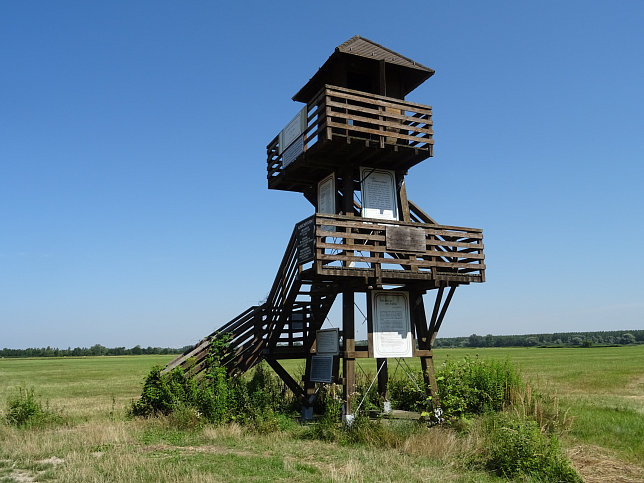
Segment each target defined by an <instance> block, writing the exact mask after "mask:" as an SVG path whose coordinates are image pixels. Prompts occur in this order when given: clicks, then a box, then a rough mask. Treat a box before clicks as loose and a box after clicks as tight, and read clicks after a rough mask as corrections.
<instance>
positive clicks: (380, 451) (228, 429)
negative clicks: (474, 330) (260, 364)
mask: <svg viewBox="0 0 644 483" xmlns="http://www.w3.org/2000/svg"><path fill="white" fill-rule="evenodd" d="M465 356H469V357H480V358H490V359H509V360H510V361H512V363H513V364H514V365H515V366H516V367H518V368H519V369H520V370H521V372H522V374H523V375H524V378H525V379H526V380H527V381H530V383H531V386H532V387H533V390H534V391H537V392H541V393H543V394H547V395H548V396H549V397H551V398H555V397H556V400H557V402H558V405H559V408H560V411H566V410H568V413H567V417H570V418H573V419H574V421H573V425H572V428H571V430H570V431H569V432H568V433H567V434H566V435H564V437H563V438H562V445H563V447H564V449H565V451H566V453H567V454H568V456H569V457H570V458H571V459H572V461H573V464H574V466H575V467H576V468H577V470H578V471H579V472H580V474H581V475H582V476H583V477H584V479H585V480H586V481H606V480H616V478H621V479H619V481H644V472H643V469H642V466H644V465H643V464H642V461H644V346H624V347H592V348H559V349H540V348H516V349H515V348H509V349H506V348H498V349H496V348H495V349H491V348H490V349H441V350H437V351H436V365H437V366H440V364H441V363H442V362H443V361H445V360H447V359H462V358H463V357H465ZM172 357H173V356H123V357H87V358H39V359H0V412H2V411H4V409H5V406H6V401H7V399H8V398H10V397H11V396H12V395H15V394H16V393H17V391H18V389H19V388H33V389H34V390H35V393H36V394H37V395H38V396H39V398H40V399H41V401H43V402H44V403H45V404H46V405H47V406H49V407H50V408H52V409H53V410H54V411H56V412H58V413H59V414H60V415H61V418H62V421H63V423H61V424H58V425H55V426H52V427H45V428H35V429H16V428H13V427H10V426H8V425H6V424H0V482H4V481H44V480H55V481H197V480H199V481H246V480H249V479H250V480H253V481H273V480H285V481H299V480H305V479H306V480H316V481H347V480H359V481H360V480H366V481H400V480H408V481H445V480H454V481H499V480H498V478H495V477H492V476H489V475H487V474H486V473H483V472H476V471H469V470H466V469H464V468H463V466H462V465H460V464H459V458H460V457H461V456H460V455H461V454H462V452H463V449H464V448H466V447H467V446H468V445H471V444H472V441H468V440H467V438H466V437H459V436H458V435H456V434H455V432H453V431H449V430H446V429H444V428H440V427H434V428H430V429H428V430H427V431H426V432H425V433H424V434H420V435H416V436H414V437H412V438H411V439H410V440H409V441H408V442H406V443H405V445H404V446H403V447H398V448H382V447H365V446H340V445H337V444H335V443H325V442H323V441H317V440H303V439H302V438H298V437H297V434H298V429H297V425H296V424H295V423H291V424H292V425H291V426H289V427H285V428H281V429H280V428H277V429H276V430H275V431H274V432H270V433H265V434H262V433H257V432H253V431H250V430H248V429H246V428H244V427H240V426H237V425H234V424H233V425H226V426H220V427H216V426H210V425H206V426H203V427H199V428H198V429H194V428H193V429H186V427H185V421H181V420H177V418H173V417H167V418H159V419H150V420H145V419H134V420H131V419H127V418H126V409H127V407H128V405H129V403H130V401H131V400H132V399H134V398H136V397H138V395H139V394H140V392H141V387H142V382H143V379H144V377H145V376H146V374H147V373H148V371H149V369H150V368H151V366H153V365H154V364H164V363H166V362H168V361H169V360H171V359H172ZM408 363H409V364H410V366H411V367H412V369H417V368H418V366H417V363H416V361H412V360H410V361H408ZM287 368H288V369H289V370H290V371H292V372H294V373H298V372H301V370H302V363H301V362H299V361H292V362H289V363H288V365H287ZM402 370H403V369H402V368H401V367H397V364H396V362H395V361H390V365H389V371H390V375H391V374H393V373H394V372H395V371H402ZM357 371H358V372H359V373H360V372H362V371H364V372H366V373H371V374H374V373H375V361H360V368H358V369H357Z"/></svg>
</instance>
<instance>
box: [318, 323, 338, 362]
mask: <svg viewBox="0 0 644 483" xmlns="http://www.w3.org/2000/svg"><path fill="white" fill-rule="evenodd" d="M315 353H316V354H325V355H334V356H335V355H338V354H339V353H340V330H339V329H322V330H318V331H317V332H316V333H315Z"/></svg>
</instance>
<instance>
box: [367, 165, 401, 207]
mask: <svg viewBox="0 0 644 483" xmlns="http://www.w3.org/2000/svg"><path fill="white" fill-rule="evenodd" d="M360 180H361V183H360V184H361V186H360V189H361V190H362V216H363V217H364V218H377V219H380V220H397V219H398V196H397V193H396V173H395V171H393V170H389V169H374V168H366V167H364V166H361V167H360Z"/></svg>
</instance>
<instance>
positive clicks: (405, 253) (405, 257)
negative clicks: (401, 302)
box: [313, 213, 485, 284]
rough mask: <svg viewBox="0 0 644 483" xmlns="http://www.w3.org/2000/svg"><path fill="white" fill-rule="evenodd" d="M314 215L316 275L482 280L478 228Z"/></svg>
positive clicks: (393, 280)
mask: <svg viewBox="0 0 644 483" xmlns="http://www.w3.org/2000/svg"><path fill="white" fill-rule="evenodd" d="M314 218H315V225H316V228H315V259H314V261H313V270H314V272H315V274H316V275H319V276H349V277H367V278H369V279H375V280H377V281H378V282H377V283H385V284H386V283H405V281H418V280H435V281H447V282H458V283H469V282H484V281H485V264H484V261H485V255H484V254H483V248H484V247H483V232H482V230H480V229H476V228H463V227H455V226H444V225H437V224H434V223H406V222H400V221H390V220H386V221H383V220H377V219H368V218H358V217H353V216H344V215H326V214H321V213H317V214H316V215H315V217H314Z"/></svg>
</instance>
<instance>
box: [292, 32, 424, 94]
mask: <svg viewBox="0 0 644 483" xmlns="http://www.w3.org/2000/svg"><path fill="white" fill-rule="evenodd" d="M346 56H356V57H362V58H365V59H370V60H373V61H376V62H379V61H385V63H387V64H393V65H397V66H400V67H401V68H403V69H405V70H406V71H407V72H408V73H409V81H410V85H409V86H408V89H407V93H409V92H411V91H412V90H414V89H415V88H416V87H418V86H419V85H420V84H422V83H423V82H424V81H426V80H427V79H429V78H430V77H431V76H432V75H434V69H430V68H429V67H425V66H424V65H422V64H420V63H418V62H416V61H414V60H412V59H410V58H408V57H405V56H404V55H401V54H399V53H398V52H394V51H393V50H391V49H388V48H387V47H384V46H382V45H380V44H377V43H376V42H373V41H372V40H369V39H366V38H364V37H361V36H359V35H354V36H353V37H351V38H350V39H349V40H347V41H346V42H344V43H342V44H340V45H338V46H337V47H336V48H335V50H334V51H333V53H332V54H331V56H330V57H329V58H328V59H327V60H326V62H325V63H324V64H323V65H322V67H320V68H319V69H318V71H317V72H316V73H315V75H314V76H313V77H311V78H310V79H309V81H308V82H307V83H306V84H305V85H304V86H303V87H302V88H301V89H300V90H299V91H298V92H297V94H295V95H294V96H293V100H294V101H297V102H308V101H309V98H310V96H311V95H314V94H315V93H316V92H317V91H318V90H319V89H320V88H321V87H322V85H323V84H324V83H325V82H324V81H323V79H324V77H325V76H327V74H328V73H329V71H330V70H331V66H332V65H333V64H334V63H335V62H339V61H340V59H341V58H346Z"/></svg>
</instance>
